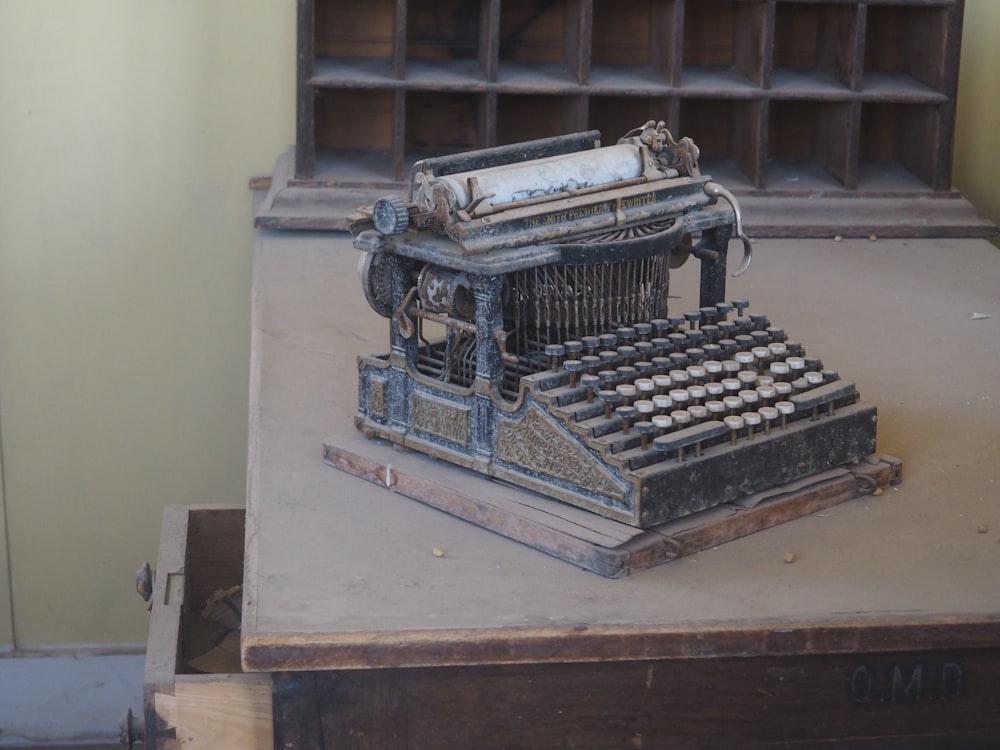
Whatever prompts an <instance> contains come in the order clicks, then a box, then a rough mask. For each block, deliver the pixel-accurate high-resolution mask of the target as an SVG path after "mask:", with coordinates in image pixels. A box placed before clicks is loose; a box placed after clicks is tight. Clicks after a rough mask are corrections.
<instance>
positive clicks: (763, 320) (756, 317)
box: [750, 313, 771, 330]
mask: <svg viewBox="0 0 1000 750" xmlns="http://www.w3.org/2000/svg"><path fill="white" fill-rule="evenodd" d="M750 322H751V323H753V324H754V325H755V326H757V328H758V329H760V330H763V329H765V328H767V327H768V326H769V325H771V321H769V320H768V319H767V316H766V315H765V314H764V313H750Z"/></svg>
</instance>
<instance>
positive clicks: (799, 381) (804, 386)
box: [792, 378, 809, 393]
mask: <svg viewBox="0 0 1000 750" xmlns="http://www.w3.org/2000/svg"><path fill="white" fill-rule="evenodd" d="M792 390H793V391H795V393H802V392H803V391H807V390H809V381H808V380H806V379H805V378H795V380H793V381H792Z"/></svg>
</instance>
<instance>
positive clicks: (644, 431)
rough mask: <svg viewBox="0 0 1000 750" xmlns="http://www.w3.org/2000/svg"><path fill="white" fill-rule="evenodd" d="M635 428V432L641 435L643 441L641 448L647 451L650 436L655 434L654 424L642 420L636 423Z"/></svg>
mask: <svg viewBox="0 0 1000 750" xmlns="http://www.w3.org/2000/svg"><path fill="white" fill-rule="evenodd" d="M633 426H634V427H635V431H636V432H638V433H639V436H640V439H641V440H642V442H641V443H640V444H639V447H640V448H642V449H643V450H647V449H648V448H649V436H650V435H652V434H653V429H654V428H653V423H652V422H647V421H645V420H642V421H639V422H636V423H635V424H634V425H633Z"/></svg>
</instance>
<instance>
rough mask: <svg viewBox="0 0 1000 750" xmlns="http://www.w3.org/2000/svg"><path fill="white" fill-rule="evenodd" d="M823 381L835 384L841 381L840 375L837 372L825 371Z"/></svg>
mask: <svg viewBox="0 0 1000 750" xmlns="http://www.w3.org/2000/svg"><path fill="white" fill-rule="evenodd" d="M823 380H824V381H825V382H827V383H833V382H834V381H837V380H840V373H839V372H837V371H836V370H823Z"/></svg>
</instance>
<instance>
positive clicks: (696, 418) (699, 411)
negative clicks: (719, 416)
mask: <svg viewBox="0 0 1000 750" xmlns="http://www.w3.org/2000/svg"><path fill="white" fill-rule="evenodd" d="M687 412H688V414H690V415H691V419H692V421H693V422H694V423H695V424H698V423H700V422H704V421H705V420H706V419H708V409H706V408H705V407H704V406H699V405H698V404H692V405H691V406H689V407H688V408H687Z"/></svg>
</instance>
